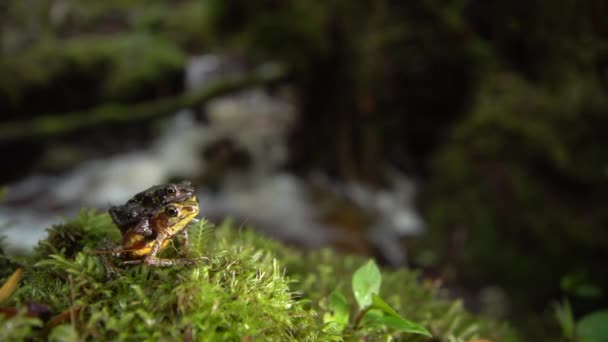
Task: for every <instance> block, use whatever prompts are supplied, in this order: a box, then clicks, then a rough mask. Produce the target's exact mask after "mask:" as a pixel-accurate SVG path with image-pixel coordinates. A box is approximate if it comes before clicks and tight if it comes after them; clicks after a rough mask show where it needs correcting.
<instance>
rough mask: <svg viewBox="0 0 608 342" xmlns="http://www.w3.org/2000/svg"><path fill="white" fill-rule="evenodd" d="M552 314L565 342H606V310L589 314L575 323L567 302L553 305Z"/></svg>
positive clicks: (607, 317) (607, 316) (607, 337)
mask: <svg viewBox="0 0 608 342" xmlns="http://www.w3.org/2000/svg"><path fill="white" fill-rule="evenodd" d="M553 314H554V316H555V319H556V320H557V322H558V324H559V326H560V328H561V330H562V336H563V337H564V339H565V340H566V341H576V342H605V341H608V310H607V309H604V310H598V311H594V312H591V313H589V314H587V315H585V316H583V317H582V318H581V319H579V320H578V321H576V320H575V319H574V314H573V313H572V307H571V306H570V302H569V301H568V300H563V302H562V303H557V304H555V306H554V308H553Z"/></svg>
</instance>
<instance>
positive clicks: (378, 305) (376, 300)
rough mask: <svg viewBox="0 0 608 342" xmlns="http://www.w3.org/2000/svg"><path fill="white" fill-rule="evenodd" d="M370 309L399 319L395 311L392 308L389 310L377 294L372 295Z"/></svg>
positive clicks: (388, 306)
mask: <svg viewBox="0 0 608 342" xmlns="http://www.w3.org/2000/svg"><path fill="white" fill-rule="evenodd" d="M372 307H373V308H375V309H378V310H381V311H382V312H384V313H386V314H388V315H391V316H395V317H401V315H399V314H398V313H397V311H395V310H394V309H393V308H391V306H390V305H388V304H387V303H386V302H385V301H384V300H383V299H382V298H380V297H379V296H378V295H377V294H375V293H374V294H372Z"/></svg>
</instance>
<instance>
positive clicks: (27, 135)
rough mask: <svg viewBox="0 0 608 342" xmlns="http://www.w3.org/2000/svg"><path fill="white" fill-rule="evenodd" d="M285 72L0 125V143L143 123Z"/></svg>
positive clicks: (256, 74) (275, 70) (268, 71)
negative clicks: (151, 99) (133, 102)
mask: <svg viewBox="0 0 608 342" xmlns="http://www.w3.org/2000/svg"><path fill="white" fill-rule="evenodd" d="M285 75H286V71H285V69H284V68H280V67H277V68H272V69H269V68H262V69H260V70H257V71H255V72H252V73H251V74H248V75H244V76H240V77H236V78H231V79H226V80H222V81H218V82H217V83H215V84H212V85H210V86H209V87H207V88H205V89H202V90H200V91H199V92H195V93H185V94H182V95H179V96H174V97H167V98H162V99H158V100H153V101H148V102H143V103H136V104H106V105H102V106H99V107H95V108H92V109H89V110H84V111H77V112H71V113H68V114H50V115H43V116H37V117H35V118H34V119H32V120H28V121H13V122H7V123H4V124H1V125H0V142H7V141H15V140H26V139H40V138H46V137H51V136H57V135H62V134H66V133H70V132H74V131H77V130H80V129H84V128H91V127H94V126H98V125H106V124H121V123H130V122H134V121H143V120H149V119H153V118H158V117H162V116H165V115H170V114H173V113H174V112H175V111H177V110H179V109H183V108H195V107H199V106H201V105H203V104H204V103H206V102H207V101H209V100H211V99H213V98H215V97H218V96H220V95H224V94H227V93H230V92H235V91H238V90H242V89H245V88H248V87H251V86H255V85H264V84H269V83H272V82H276V81H279V80H281V79H283V78H284V77H285Z"/></svg>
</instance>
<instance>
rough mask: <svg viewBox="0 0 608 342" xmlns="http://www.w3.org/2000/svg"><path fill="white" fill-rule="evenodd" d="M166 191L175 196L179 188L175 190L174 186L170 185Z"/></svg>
mask: <svg viewBox="0 0 608 342" xmlns="http://www.w3.org/2000/svg"><path fill="white" fill-rule="evenodd" d="M165 192H166V193H167V195H169V196H173V195H175V193H176V192H177V190H175V188H174V187H172V186H170V187H167V188H166V189H165Z"/></svg>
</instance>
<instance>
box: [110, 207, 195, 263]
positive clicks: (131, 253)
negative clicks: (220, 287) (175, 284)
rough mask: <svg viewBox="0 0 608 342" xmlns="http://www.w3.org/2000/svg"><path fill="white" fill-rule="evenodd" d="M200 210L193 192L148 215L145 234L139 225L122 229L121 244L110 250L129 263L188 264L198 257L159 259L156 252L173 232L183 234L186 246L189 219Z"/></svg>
mask: <svg viewBox="0 0 608 342" xmlns="http://www.w3.org/2000/svg"><path fill="white" fill-rule="evenodd" d="M198 213H199V207H198V199H197V198H196V196H190V197H188V198H186V199H185V200H183V201H180V202H174V203H169V204H166V205H164V206H162V207H160V208H159V209H158V210H156V212H154V213H152V215H150V217H149V218H148V222H149V225H148V228H149V229H150V233H149V234H148V233H146V234H142V233H141V231H139V230H138V225H135V226H133V227H132V228H128V229H126V230H124V231H123V232H122V241H121V248H118V249H112V250H107V252H110V253H112V254H113V255H114V256H117V257H119V258H121V259H124V260H125V263H126V264H139V263H144V264H146V265H151V266H172V265H187V264H193V263H196V262H197V261H198V260H200V259H201V258H196V259H186V258H180V259H160V258H157V257H156V255H157V254H158V253H159V252H161V251H162V250H164V249H165V248H166V247H167V245H168V244H169V243H170V242H171V239H172V238H173V237H174V236H178V235H179V236H181V237H182V238H183V243H184V245H185V246H187V245H188V234H187V230H186V229H185V228H186V226H187V225H188V223H189V222H190V221H191V220H192V219H193V218H194V217H195V216H196V215H198Z"/></svg>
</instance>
